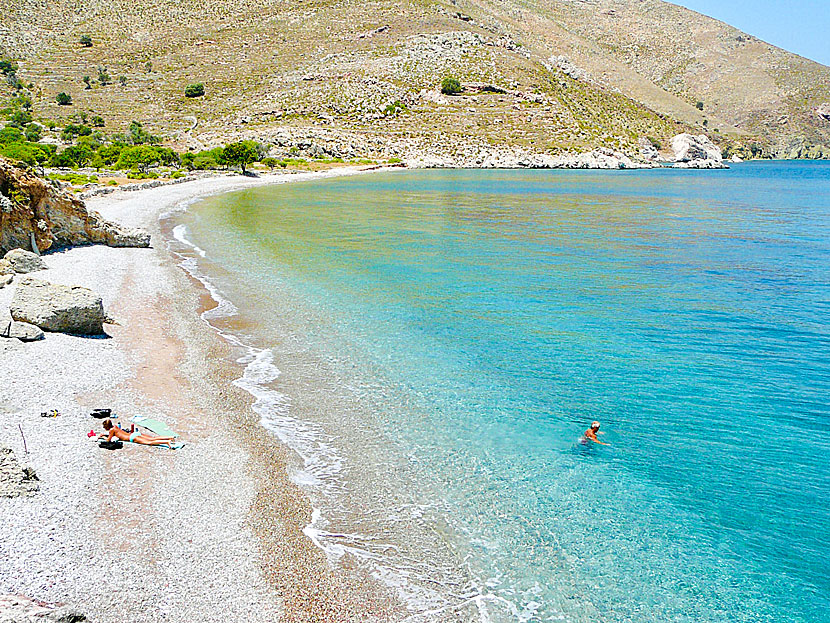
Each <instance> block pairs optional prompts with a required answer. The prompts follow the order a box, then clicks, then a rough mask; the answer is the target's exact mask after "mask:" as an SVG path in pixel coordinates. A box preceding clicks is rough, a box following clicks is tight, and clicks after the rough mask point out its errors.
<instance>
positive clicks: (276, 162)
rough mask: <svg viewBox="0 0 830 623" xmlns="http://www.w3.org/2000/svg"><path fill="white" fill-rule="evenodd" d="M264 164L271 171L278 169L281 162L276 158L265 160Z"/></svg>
mask: <svg viewBox="0 0 830 623" xmlns="http://www.w3.org/2000/svg"><path fill="white" fill-rule="evenodd" d="M262 164H264V165H265V166H266V167H268V168H269V169H275V168H276V167H278V166H280V161H279V160H277V159H276V158H263V160H262Z"/></svg>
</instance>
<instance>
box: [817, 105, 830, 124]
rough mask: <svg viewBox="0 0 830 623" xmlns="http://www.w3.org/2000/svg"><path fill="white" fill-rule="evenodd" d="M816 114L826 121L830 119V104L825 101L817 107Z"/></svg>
mask: <svg viewBox="0 0 830 623" xmlns="http://www.w3.org/2000/svg"><path fill="white" fill-rule="evenodd" d="M816 116H817V117H818V118H819V119H822V120H824V121H830V104H828V103H824V104H822V105H821V106H819V107H818V108H816Z"/></svg>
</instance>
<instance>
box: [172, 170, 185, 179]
mask: <svg viewBox="0 0 830 623" xmlns="http://www.w3.org/2000/svg"><path fill="white" fill-rule="evenodd" d="M184 176H185V174H184V173H182V172H181V171H173V172H172V173H171V174H170V179H171V180H178V179H181V178H183V177H184Z"/></svg>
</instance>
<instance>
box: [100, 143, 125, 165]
mask: <svg viewBox="0 0 830 623" xmlns="http://www.w3.org/2000/svg"><path fill="white" fill-rule="evenodd" d="M123 150H124V146H123V145H102V146H101V147H99V148H98V155H99V156H100V157H101V160H103V161H104V164H114V163H115V162H117V161H118V158H120V157H121V152H122V151H123Z"/></svg>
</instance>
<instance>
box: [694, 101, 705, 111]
mask: <svg viewBox="0 0 830 623" xmlns="http://www.w3.org/2000/svg"><path fill="white" fill-rule="evenodd" d="M695 108H697V109H698V110H703V102H700V101H699V102H698V103H697V104H695Z"/></svg>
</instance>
